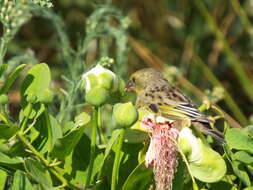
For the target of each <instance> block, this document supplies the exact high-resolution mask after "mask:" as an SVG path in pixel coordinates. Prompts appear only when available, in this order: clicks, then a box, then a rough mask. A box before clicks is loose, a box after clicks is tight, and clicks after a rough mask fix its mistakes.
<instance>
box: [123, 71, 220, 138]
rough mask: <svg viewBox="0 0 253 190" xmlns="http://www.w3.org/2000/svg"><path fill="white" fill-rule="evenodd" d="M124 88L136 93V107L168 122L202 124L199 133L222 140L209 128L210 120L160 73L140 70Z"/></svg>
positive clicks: (218, 134)
mask: <svg viewBox="0 0 253 190" xmlns="http://www.w3.org/2000/svg"><path fill="white" fill-rule="evenodd" d="M126 88H127V90H128V91H134V92H136V94H137V102H136V105H137V106H138V107H140V108H145V109H149V110H150V111H151V112H153V113H155V114H157V115H161V116H163V117H165V118H168V119H170V120H175V121H182V120H187V119H188V120H191V121H192V122H199V123H202V124H204V125H202V126H203V128H202V127H200V128H201V131H203V132H204V133H205V134H210V135H212V136H214V137H215V138H217V139H221V138H222V135H221V134H220V133H219V132H218V131H214V130H213V129H212V128H211V127H210V125H209V124H210V120H208V119H207V118H206V116H204V115H203V114H202V113H200V112H199V110H198V109H197V108H196V106H195V105H194V104H193V103H192V101H191V100H190V99H189V98H188V97H186V96H185V95H184V94H183V93H182V92H180V91H179V90H178V89H177V88H175V87H173V86H171V85H170V84H169V83H168V81H167V80H166V79H165V78H164V77H163V76H162V74H161V73H160V72H158V71H156V70H154V69H152V68H146V69H141V70H139V71H137V72H135V73H133V74H132V75H131V77H130V80H129V82H128V84H127V87H126Z"/></svg>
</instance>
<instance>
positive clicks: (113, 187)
mask: <svg viewBox="0 0 253 190" xmlns="http://www.w3.org/2000/svg"><path fill="white" fill-rule="evenodd" d="M120 130H121V131H120V134H119V141H118V144H117V145H118V146H117V149H116V152H115V159H114V163H113V169H112V183H111V190H116V186H117V183H118V174H119V165H120V160H121V159H120V156H121V148H122V144H123V141H124V136H125V132H126V130H125V129H120Z"/></svg>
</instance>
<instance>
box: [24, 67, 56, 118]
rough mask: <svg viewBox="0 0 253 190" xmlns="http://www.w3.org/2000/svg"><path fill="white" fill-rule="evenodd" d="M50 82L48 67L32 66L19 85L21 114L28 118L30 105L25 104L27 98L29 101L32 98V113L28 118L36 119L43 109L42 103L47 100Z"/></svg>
mask: <svg viewBox="0 0 253 190" xmlns="http://www.w3.org/2000/svg"><path fill="white" fill-rule="evenodd" d="M50 81H51V74H50V70H49V67H48V66H47V64H45V63H41V64H37V65H35V66H33V67H32V68H31V69H30V70H29V71H28V74H27V76H26V77H25V79H24V81H23V82H22V85H21V97H22V98H21V105H22V107H23V110H22V111H23V112H22V113H23V114H24V115H25V116H28V114H29V113H30V110H29V109H30V108H29V106H30V104H28V102H27V98H28V99H29V100H30V99H31V97H32V100H33V102H32V104H33V106H32V111H31V114H30V116H29V118H34V117H35V116H36V117H38V116H39V115H40V114H41V113H42V112H43V111H44V110H45V107H44V105H43V104H41V103H43V101H44V100H45V99H46V98H47V97H46V96H47V93H44V92H45V91H48V89H49V86H50Z"/></svg>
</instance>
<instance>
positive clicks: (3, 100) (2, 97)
mask: <svg viewBox="0 0 253 190" xmlns="http://www.w3.org/2000/svg"><path fill="white" fill-rule="evenodd" d="M8 101H9V98H8V96H7V95H6V94H2V95H0V104H1V105H5V104H7V103H8Z"/></svg>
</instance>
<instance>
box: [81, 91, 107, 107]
mask: <svg viewBox="0 0 253 190" xmlns="http://www.w3.org/2000/svg"><path fill="white" fill-rule="evenodd" d="M109 95H110V93H109V91H108V90H106V89H105V88H102V87H100V86H96V87H95V88H92V89H90V90H89V92H88V93H86V95H85V100H86V102H88V103H89V104H91V105H93V106H96V107H99V106H102V105H104V104H105V103H106V102H107V100H108V99H109Z"/></svg>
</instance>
